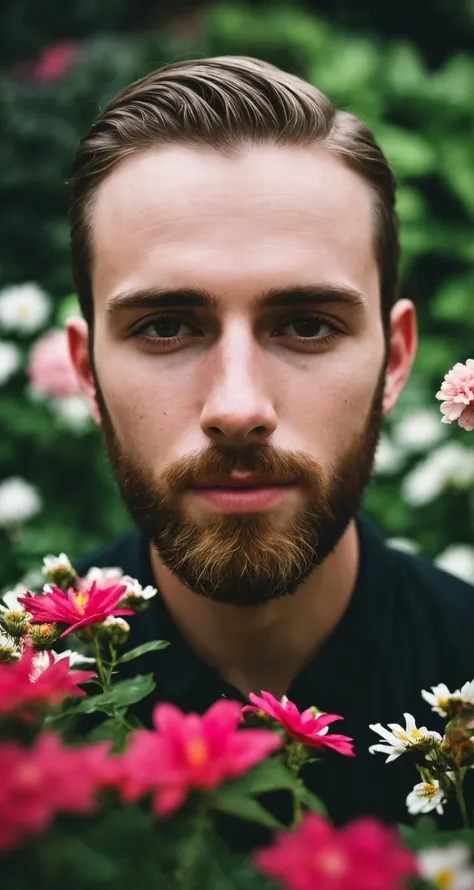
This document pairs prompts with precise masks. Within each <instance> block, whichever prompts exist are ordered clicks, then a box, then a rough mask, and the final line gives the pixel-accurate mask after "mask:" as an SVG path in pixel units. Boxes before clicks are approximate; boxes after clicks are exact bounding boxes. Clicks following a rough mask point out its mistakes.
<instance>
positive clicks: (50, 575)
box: [43, 553, 77, 590]
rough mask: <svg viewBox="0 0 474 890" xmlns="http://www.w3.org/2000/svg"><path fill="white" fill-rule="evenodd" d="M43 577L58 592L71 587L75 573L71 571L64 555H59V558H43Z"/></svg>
mask: <svg viewBox="0 0 474 890" xmlns="http://www.w3.org/2000/svg"><path fill="white" fill-rule="evenodd" d="M43 575H44V576H45V577H46V578H47V580H48V581H50V582H51V583H52V584H54V585H55V587H59V588H60V590H67V589H68V588H69V587H72V586H73V584H74V581H75V580H76V578H77V572H76V571H75V570H74V569H73V567H72V565H71V563H70V562H69V559H68V557H67V556H66V554H65V553H60V555H59V556H45V557H44V559H43Z"/></svg>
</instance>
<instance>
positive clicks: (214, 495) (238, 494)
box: [194, 483, 294, 513]
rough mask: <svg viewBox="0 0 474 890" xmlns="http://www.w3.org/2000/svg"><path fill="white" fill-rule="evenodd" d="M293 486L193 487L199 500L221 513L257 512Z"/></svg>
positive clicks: (268, 505)
mask: <svg viewBox="0 0 474 890" xmlns="http://www.w3.org/2000/svg"><path fill="white" fill-rule="evenodd" d="M292 488H294V485H293V484H285V485H282V484H281V483H280V484H278V485H260V486H255V485H252V486H249V485H248V484H247V486H245V487H243V486H242V485H238V486H236V485H234V486H225V487H224V486H222V485H218V486H211V487H209V488H208V487H206V488H202V487H200V488H196V489H194V494H195V495H197V496H198V497H199V500H201V501H204V502H205V503H207V504H208V505H210V506H211V507H213V508H214V509H217V510H219V512H221V513H257V512H261V511H263V510H267V509H268V508H269V507H272V506H274V505H275V504H276V503H278V501H279V500H281V498H283V497H284V496H285V492H287V491H288V490H289V489H292Z"/></svg>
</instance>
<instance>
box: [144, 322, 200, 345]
mask: <svg viewBox="0 0 474 890" xmlns="http://www.w3.org/2000/svg"><path fill="white" fill-rule="evenodd" d="M183 328H187V329H188V332H184V333H183V331H182V329H183ZM180 330H181V333H178V332H179V331H180ZM190 330H191V331H192V332H194V333H191V336H196V334H195V332H196V330H197V329H196V328H195V327H194V326H193V325H191V324H189V323H188V322H186V321H184V319H182V318H178V317H177V316H174V315H162V316H160V317H159V318H153V319H149V320H148V321H147V322H146V324H143V325H141V326H140V327H138V328H136V329H135V330H134V331H133V332H132V337H133V339H134V340H137V341H138V342H140V343H145V344H147V345H149V346H150V345H152V346H157V347H158V348H166V347H167V346H176V345H178V344H180V343H182V342H183V341H184V340H185V339H186V338H187V337H188V336H189V331H190ZM147 332H148V333H147Z"/></svg>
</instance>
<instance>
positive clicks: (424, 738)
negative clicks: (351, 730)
mask: <svg viewBox="0 0 474 890" xmlns="http://www.w3.org/2000/svg"><path fill="white" fill-rule="evenodd" d="M421 695H422V698H423V699H424V700H425V701H426V702H428V704H430V705H431V710H432V711H434V712H435V713H436V714H439V715H440V716H441V717H444V718H451V717H453V715H454V714H457V713H459V711H460V710H461V709H462V708H463V707H464V708H465V709H469V708H474V680H471V681H470V682H468V683H464V685H463V686H462V687H461V689H456V690H455V692H451V691H450V690H449V689H448V687H447V686H446V684H445V683H439V684H438V685H437V686H432V687H431V692H428V691H427V690H426V689H423V690H422V692H421ZM403 716H404V718H405V726H401V725H400V724H399V723H389V724H388V729H386V728H385V727H384V726H382V724H381V723H373V724H370V726H369V728H370V729H371V730H372V731H373V732H376V733H377V734H378V735H379V736H380V737H381V738H380V742H378V743H377V744H375V745H370V747H369V752H370V753H371V754H375V753H377V752H380V753H381V754H388V757H387V759H386V761H385V763H391V762H392V761H393V760H396V759H397V758H398V757H400V756H401V755H402V754H405V753H406V752H407V751H413V750H415V749H418V752H419V756H420V757H422V758H424V759H425V761H426V762H427V765H426V767H423V769H420V773H421V776H422V778H423V781H422V782H418V784H416V785H415V787H414V788H413V790H412V791H410V793H409V794H408V796H407V798H406V804H407V807H408V812H409V813H410V814H411V815H418V814H424V813H429V812H431V811H432V810H435V811H436V812H437V813H439V814H442V813H443V806H444V804H445V803H446V799H447V791H446V788H447V785H446V780H449V781H448V784H449V783H452V782H455V780H456V775H455V772H454V767H453V768H452V769H451V768H449V766H446V761H445V758H446V751H449V745H448V747H446V743H447V740H448V735H446V736H445V737H444V738H443V737H442V736H441V735H440V734H439V732H435V731H432V730H429V729H427V728H426V726H420V727H417V725H416V721H415V718H414V717H413V715H412V714H408V713H406V714H404V715H403ZM468 741H469V738H468ZM443 744H444V745H445V748H444V759H441V760H439V754H440V751H442V750H443V748H442V746H443ZM471 746H472V751H471V750H470V748H471ZM465 762H466V764H467V768H471V769H472V768H473V767H474V736H473V735H471V736H470V742H469V750H468V758H467V760H466V761H465ZM440 763H442V764H443V765H442V767H441V770H440V767H439V764H440ZM456 768H458V767H456ZM433 770H434V771H435V774H434V775H432V772H433ZM436 770H438V773H436ZM441 773H442V775H441ZM437 776H440V778H441V779H443V776H445V777H446V778H445V779H444V780H443V781H442V782H441V783H440V779H439V778H437ZM472 890H474V885H473V888H472Z"/></svg>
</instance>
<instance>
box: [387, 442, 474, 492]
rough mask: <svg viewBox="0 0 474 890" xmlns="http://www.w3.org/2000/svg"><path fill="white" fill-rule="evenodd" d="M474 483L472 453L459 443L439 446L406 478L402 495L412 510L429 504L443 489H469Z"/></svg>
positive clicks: (473, 453) (473, 457) (473, 458)
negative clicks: (412, 507)
mask: <svg viewBox="0 0 474 890" xmlns="http://www.w3.org/2000/svg"><path fill="white" fill-rule="evenodd" d="M473 481H474V452H472V450H470V449H468V448H466V447H465V446H464V445H461V444H460V443H459V442H448V443H446V445H442V446H441V447H440V448H438V449H437V450H436V451H434V452H433V453H432V454H430V455H429V456H428V457H427V458H426V460H423V461H421V462H420V463H419V464H417V466H416V467H415V468H414V469H413V470H412V471H411V472H410V473H408V474H407V476H405V478H404V480H403V482H402V493H403V497H404V498H405V501H406V502H407V504H411V505H412V506H414V507H418V506H421V505H423V504H429V503H430V502H431V501H434V500H435V499H436V498H437V497H439V495H440V494H442V492H443V491H445V489H447V488H448V487H450V486H452V487H453V488H458V489H465V488H468V487H469V486H470V485H471V483H472V482H473Z"/></svg>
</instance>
